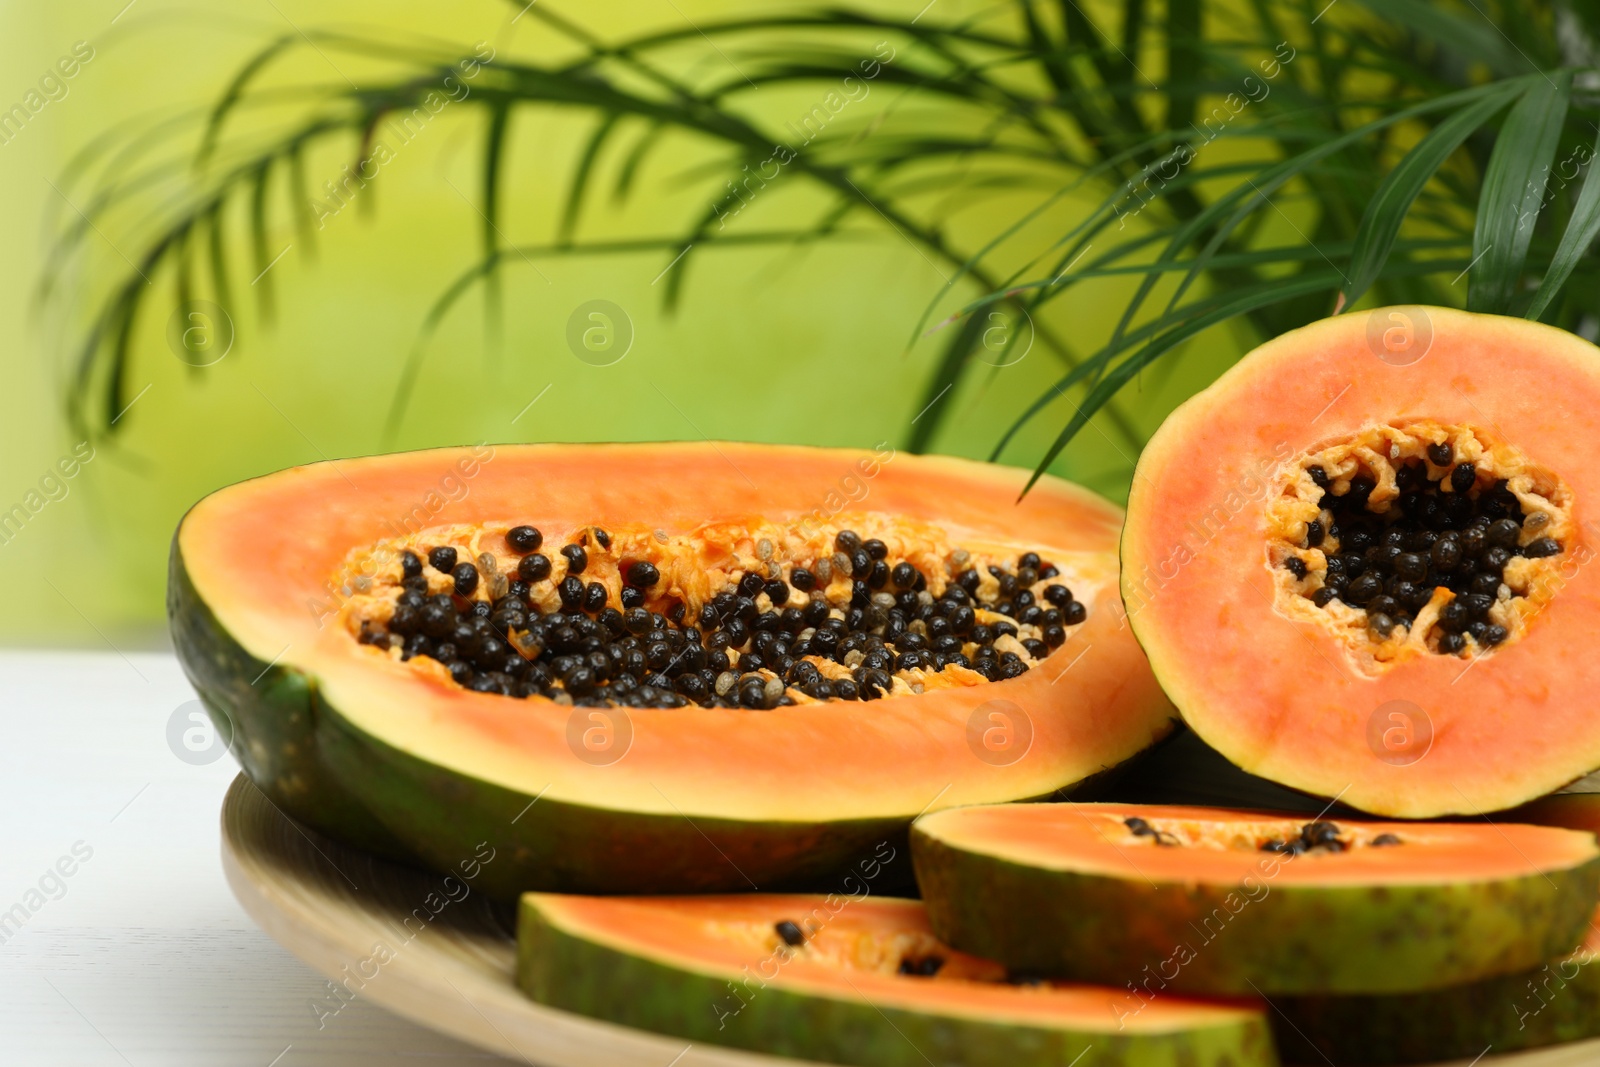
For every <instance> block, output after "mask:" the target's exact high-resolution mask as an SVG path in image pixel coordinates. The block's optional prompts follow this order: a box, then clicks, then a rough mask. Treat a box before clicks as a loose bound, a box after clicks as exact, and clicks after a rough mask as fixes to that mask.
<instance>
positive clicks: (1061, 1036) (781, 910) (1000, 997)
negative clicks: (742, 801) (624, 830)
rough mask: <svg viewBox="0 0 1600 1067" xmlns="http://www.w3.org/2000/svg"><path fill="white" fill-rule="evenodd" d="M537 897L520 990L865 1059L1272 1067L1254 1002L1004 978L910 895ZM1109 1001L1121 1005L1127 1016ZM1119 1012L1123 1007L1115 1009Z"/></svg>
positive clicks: (525, 906) (522, 938) (742, 1044)
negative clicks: (1140, 995)
mask: <svg viewBox="0 0 1600 1067" xmlns="http://www.w3.org/2000/svg"><path fill="white" fill-rule="evenodd" d="M857 884H858V885H859V886H860V889H859V891H857V892H855V893H851V894H845V893H836V894H830V895H826V896H824V895H769V894H743V895H739V896H724V897H676V898H671V897H632V898H629V897H578V896H559V895H553V894H544V893H529V894H527V895H525V896H524V897H523V898H522V903H521V907H520V911H519V914H518V922H517V940H518V951H517V983H518V985H520V986H521V988H522V989H523V991H524V992H526V993H527V994H528V995H529V996H530V997H532V998H533V999H534V1000H536V1001H539V1002H540V1003H542V1004H548V1005H550V1006H551V1007H555V1008H561V1009H563V1010H566V1011H573V1012H579V1013H582V1014H584V1015H589V1016H595V1017H598V1018H601V1019H608V1020H610V1021H612V1022H617V1023H621V1024H623V1025H626V1026H634V1027H639V1028H641V1029H645V1030H652V1031H655V1032H658V1033H665V1034H674V1035H676V1036H678V1037H682V1038H685V1039H686V1040H690V1041H702V1042H709V1043H714V1044H720V1045H731V1046H734V1047H737V1048H746V1049H754V1050H757V1051H760V1052H764V1053H768V1054H772V1055H781V1056H793V1057H798V1058H802V1059H806V1060H822V1061H826V1062H830V1063H851V1064H863V1065H872V1067H900V1065H903V1067H926V1065H927V1064H929V1063H939V1064H950V1065H956V1067H960V1065H978V1064H997V1065H998V1064H1004V1065H1007V1067H1029V1065H1035V1064H1036V1065H1039V1067H1045V1065H1060V1064H1069V1063H1076V1062H1079V1060H1080V1058H1083V1057H1084V1052H1085V1051H1086V1050H1089V1049H1092V1050H1093V1055H1092V1056H1089V1057H1087V1058H1085V1059H1083V1062H1093V1063H1096V1064H1106V1065H1116V1064H1149V1065H1152V1067H1156V1065H1170V1067H1177V1065H1179V1064H1183V1065H1186V1067H1187V1065H1193V1067H1202V1065H1217V1067H1221V1065H1223V1064H1227V1065H1230V1067H1249V1065H1252V1064H1274V1063H1276V1062H1277V1057H1276V1055H1275V1054H1274V1052H1273V1050H1272V1044H1271V1039H1270V1037H1269V1036H1268V1030H1267V1026H1266V1022H1265V1020H1264V1019H1263V1017H1262V1013H1261V1010H1260V1006H1259V1002H1254V1003H1252V1002H1242V1001H1205V1000H1186V999H1182V998H1178V997H1164V998H1162V1000H1161V1001H1160V1002H1158V1003H1155V1004H1152V1005H1150V1006H1149V1007H1148V1008H1147V1009H1146V1010H1145V1011H1142V1012H1138V1013H1131V1012H1127V1011H1126V1010H1125V1006H1124V1005H1123V1004H1122V1001H1123V999H1124V998H1123V996H1122V994H1121V993H1119V991H1117V990H1113V989H1100V988H1096V987H1093V986H1081V985H1067V984H1046V983H1028V984H1012V983H1009V982H1008V978H1007V974H1006V971H1005V969H1004V968H1003V967H1001V966H999V965H998V964H996V963H993V962H990V961H988V960H982V959H978V958H975V957H972V956H968V955H966V954H964V953H960V952H955V951H952V950H951V949H950V948H948V947H947V946H945V945H944V944H942V943H940V942H939V941H938V940H937V939H936V938H935V937H934V936H933V934H932V933H931V932H930V931H929V929H928V923H927V918H926V916H925V915H924V913H923V909H922V905H921V904H920V903H918V902H917V901H914V900H897V899H894V898H890V897H879V896H868V895H867V893H868V892H870V888H869V887H868V885H867V883H865V882H862V881H860V880H859V879H858V883H857ZM1119 1009H1123V1015H1122V1016H1119V1014H1118V1011H1119ZM1124 1016H1125V1017H1124Z"/></svg>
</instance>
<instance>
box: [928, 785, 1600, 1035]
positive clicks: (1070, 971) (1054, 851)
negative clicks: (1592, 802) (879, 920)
mask: <svg viewBox="0 0 1600 1067" xmlns="http://www.w3.org/2000/svg"><path fill="white" fill-rule="evenodd" d="M911 848H912V857H913V860H914V862H915V866H916V874H917V884H918V886H919V887H920V888H921V890H922V896H923V900H924V901H925V902H926V904H927V908H928V917H929V921H930V923H931V924H932V928H933V931H934V933H936V934H937V935H938V936H939V937H940V938H941V939H943V940H944V941H946V942H948V943H949V944H950V945H952V946H954V947H955V948H958V949H961V950H962V951H964V952H970V953H972V954H974V955H977V956H983V957H986V958H989V959H993V960H997V961H998V962H1000V963H1003V964H1005V965H1006V966H1007V967H1008V968H1010V969H1011V970H1012V971H1013V972H1017V973H1025V974H1038V975H1044V976H1050V977H1057V978H1065V979H1071V980H1074V981H1082V982H1094V983H1097V984H1101V985H1108V986H1113V987H1115V988H1118V989H1123V990H1125V992H1126V1001H1125V1005H1126V1008H1127V1011H1128V1013H1129V1014H1130V1015H1136V1014H1137V1013H1138V1012H1140V1011H1142V1010H1144V1009H1145V1008H1146V1007H1147V1006H1148V1005H1149V1004H1151V1003H1152V1002H1155V1003H1159V1001H1160V998H1161V997H1162V996H1165V995H1169V994H1170V993H1172V992H1179V993H1204V994H1238V995H1245V996H1248V995H1260V996H1268V997H1274V996H1277V995H1279V994H1285V995H1287V994H1313V993H1394V992H1412V991H1418V990H1426V989H1436V988H1439V987H1441V986H1448V985H1455V984H1460V983H1463V982H1468V981H1473V980H1477V979H1481V978H1486V977H1490V976H1494V975H1502V974H1510V973H1514V972H1517V971H1523V970H1527V969H1528V968H1530V967H1535V966H1538V965H1539V964H1541V963H1543V962H1544V961H1546V960H1549V959H1553V958H1555V957H1557V956H1559V955H1561V954H1562V953H1565V952H1569V951H1571V950H1572V949H1573V947H1574V946H1576V945H1577V944H1578V943H1579V941H1580V940H1581V939H1582V938H1583V934H1584V930H1585V929H1586V927H1587V924H1588V921H1589V917H1590V916H1591V914H1593V912H1594V910H1595V900H1596V894H1597V893H1600V844H1597V842H1596V840H1595V836H1594V834H1592V833H1586V832H1580V831H1576V830H1567V829H1558V828H1553V827H1545V826H1527V825H1513V824H1505V825H1498V824H1497V825H1492V826H1491V825H1488V824H1485V823H1477V822H1473V823H1466V822H1463V823H1443V822H1441V823H1402V822H1359V821H1352V820H1344V819H1341V820H1339V821H1337V822H1331V821H1327V820H1320V819H1316V820H1312V821H1310V822H1306V821H1304V820H1303V819H1293V818H1286V817H1285V816H1284V815H1283V814H1282V813H1267V812H1249V811H1231V810H1227V809H1221V808H1190V807H1177V806H1170V807H1169V806H1163V805H1134V804H1072V803H1063V804H996V805H981V806H974V807H967V808H957V809H953V810H947V811H940V812H933V813H930V814H928V815H924V816H923V817H922V818H920V819H918V820H917V821H916V823H915V824H914V825H913V826H912V828H911Z"/></svg>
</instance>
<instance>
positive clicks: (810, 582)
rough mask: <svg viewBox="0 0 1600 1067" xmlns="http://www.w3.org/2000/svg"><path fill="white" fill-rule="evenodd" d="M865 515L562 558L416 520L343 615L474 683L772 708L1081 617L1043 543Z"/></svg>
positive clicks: (992, 673) (394, 648)
mask: <svg viewBox="0 0 1600 1067" xmlns="http://www.w3.org/2000/svg"><path fill="white" fill-rule="evenodd" d="M862 521H863V523H864V526H865V528H866V529H868V530H870V531H871V532H872V533H874V534H878V536H863V534H861V533H857V532H856V530H854V529H850V528H844V529H838V530H836V531H829V532H828V533H827V534H819V533H816V532H807V533H806V534H805V535H801V534H798V533H797V532H796V531H795V530H794V529H793V528H789V527H783V526H778V525H770V524H769V525H767V526H765V527H762V528H760V534H761V535H760V536H759V537H757V539H756V540H755V546H756V555H757V556H767V557H768V558H766V559H765V560H760V559H751V558H750V557H749V556H748V555H747V554H741V552H740V551H739V550H738V549H737V545H738V544H739V543H741V542H738V541H737V540H731V539H730V540H726V541H718V540H717V539H718V538H736V537H737V536H738V535H739V534H740V531H736V530H733V529H731V528H724V529H717V528H707V530H704V531H700V532H698V533H697V534H695V535H685V536H683V537H681V538H676V539H675V538H671V537H669V538H668V540H667V541H666V542H665V543H663V542H662V541H661V539H660V537H658V536H657V533H658V531H656V530H653V529H650V528H647V527H640V528H638V529H633V528H631V527H629V528H613V529H611V530H609V531H607V530H602V529H601V528H600V527H597V526H587V527H579V528H578V529H576V530H574V531H573V532H572V533H571V534H569V535H568V536H567V537H566V538H564V539H563V540H565V541H566V543H561V541H559V540H558V541H557V542H555V543H557V544H559V545H560V547H559V552H558V553H557V554H558V556H559V558H558V559H556V560H552V558H551V557H550V556H548V555H546V554H545V553H544V552H541V551H538V549H540V548H543V547H544V536H543V534H542V533H541V532H540V531H539V530H538V528H536V527H533V526H528V525H521V526H513V527H510V528H509V529H500V528H496V529H484V528H474V527H456V528H450V529H445V530H436V531H422V532H420V533H418V534H416V535H414V536H413V537H411V538H407V539H404V543H402V544H386V545H381V546H375V547H374V548H372V549H367V550H363V551H365V552H367V553H369V555H368V556H367V557H366V558H367V559H371V558H373V557H374V556H376V555H378V554H379V551H380V550H382V554H383V555H384V556H385V557H386V558H387V559H388V560H389V561H390V562H389V564H388V573H387V574H383V573H380V574H378V575H376V576H375V577H373V578H372V579H371V580H370V581H369V582H368V583H367V584H368V587H369V588H368V589H367V590H366V591H364V592H363V593H362V594H360V595H356V596H353V597H352V603H351V606H350V607H348V608H347V612H346V613H347V616H348V625H349V627H350V629H351V631H352V634H353V636H355V638H356V639H357V640H358V641H359V642H360V643H361V644H365V645H370V646H375V647H377V648H379V649H382V650H384V651H386V652H387V653H388V654H389V655H391V656H392V657H394V658H396V659H400V660H403V661H407V662H415V663H416V664H418V666H419V669H422V668H426V669H427V670H429V671H432V672H436V674H437V676H442V677H443V678H446V679H448V684H452V685H457V686H461V687H464V688H467V689H470V690H473V691H476V692H483V693H498V694H502V695H509V696H517V697H541V698H545V699H549V700H555V701H557V702H558V703H562V704H575V705H578V706H628V707H666V708H672V707H686V706H689V705H691V704H695V705H700V706H703V707H726V708H743V709H746V710H750V711H766V710H770V709H773V708H777V707H784V706H790V705H796V704H806V703H814V702H819V701H840V700H844V701H871V700H876V699H879V698H882V697H886V696H895V695H905V694H914V693H921V692H925V691H926V690H927V689H929V688H930V687H948V686H968V685H978V684H984V683H986V682H992V681H1004V680H1007V679H1011V678H1017V677H1020V676H1021V675H1023V674H1025V673H1027V671H1029V670H1030V669H1031V668H1032V667H1034V666H1036V665H1037V664H1038V663H1039V662H1040V661H1042V660H1043V659H1045V658H1046V657H1047V656H1049V655H1050V653H1051V652H1052V651H1054V650H1055V649H1056V648H1059V647H1061V646H1062V645H1064V644H1065V643H1066V642H1067V640H1068V635H1069V632H1070V631H1071V629H1072V628H1073V627H1075V626H1079V625H1081V624H1082V623H1083V622H1085V621H1086V619H1087V617H1088V608H1087V607H1086V605H1084V604H1083V603H1082V602H1081V601H1079V600H1077V599H1076V598H1075V597H1074V595H1073V593H1072V590H1071V589H1070V588H1069V586H1068V585H1067V584H1066V582H1065V581H1061V580H1058V579H1060V578H1061V571H1060V570H1059V568H1057V567H1056V566H1055V565H1053V564H1052V563H1050V562H1048V561H1046V560H1044V559H1042V558H1041V557H1040V555H1039V553H1037V552H1033V551H1026V552H1022V553H1020V554H1017V555H1010V556H1008V555H1006V554H1004V553H1003V552H999V553H997V552H994V551H984V552H979V551H974V550H973V549H970V548H956V547H954V546H948V545H946V544H945V543H944V542H943V539H942V537H941V536H940V535H939V534H938V532H937V531H935V530H933V529H932V528H931V527H930V528H927V529H922V528H920V527H916V525H915V524H910V523H909V522H908V520H903V519H894V518H890V517H866V516H864V517H862ZM880 531H881V533H880ZM753 535H754V534H753V533H752V534H746V535H745V536H753ZM413 543H416V544H419V545H420V546H421V547H416V548H413V547H412V544H413ZM586 544H588V545H590V546H591V547H585V545H586ZM742 544H743V545H744V546H745V548H744V549H743V550H742V551H743V553H748V552H749V546H750V544H751V542H750V541H748V540H745V541H742ZM424 555H425V556H426V558H427V561H428V567H424V565H423V563H422V558H423V556H424ZM361 558H362V557H361V554H360V553H353V554H352V558H351V560H350V561H347V570H349V571H350V573H351V574H354V573H355V572H356V569H358V567H357V564H358V563H359V561H360V559H361ZM724 560H726V561H727V562H726V563H723V562H721V561H724ZM958 560H960V561H962V562H961V563H958V562H957V561H958ZM708 561H710V562H708ZM429 568H431V570H430V569H429ZM1158 840H1159V838H1158Z"/></svg>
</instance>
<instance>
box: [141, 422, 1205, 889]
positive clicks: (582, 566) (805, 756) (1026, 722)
mask: <svg viewBox="0 0 1600 1067" xmlns="http://www.w3.org/2000/svg"><path fill="white" fill-rule="evenodd" d="M1022 478H1023V476H1022V474H1021V473H1020V472H1016V471H1010V470H1005V469H1002V468H998V467H992V466H986V465H982V464H976V463H970V462H964V461H959V460H952V459H941V458H922V457H912V456H905V455H897V454H895V453H894V452H893V451H892V450H888V449H881V450H879V451H877V452H856V451H840V450H820V449H807V448H797V447H778V446H761V445H735V444H723V443H705V444H668V445H574V446H542V445H541V446H507V447H493V448H491V447H487V446H483V447H479V448H473V449H445V450H439V451H429V452H417V453H408V454H400V455H392V456H380V457H373V458H367V459H355V460H340V461H337V462H329V463H321V464H314V465H311V466H306V467H297V468H294V469H292V470H287V471H283V472H280V473H278V474H273V475H269V476H267V477H263V478H258V479H256V480H254V481H250V482H245V483H242V484H240V485H236V486H232V487H230V488H227V489H223V490H221V491H219V492H217V493H214V494H213V495H211V496H209V497H207V498H206V499H205V500H203V501H201V502H200V503H199V504H197V505H196V506H195V507H194V509H193V510H192V511H191V512H190V513H189V514H188V516H187V517H186V518H185V519H184V521H183V523H182V525H181V526H180V527H179V529H178V532H177V536H176V538H175V540H174V544H173V552H172V567H171V571H172V573H171V585H170V589H171V592H170V601H169V608H170V613H171V616H172V625H173V632H174V635H175V639H176V644H177V648H178V653H179V656H180V658H181V659H182V661H183V663H184V666H185V668H186V670H187V671H188V673H189V675H190V677H191V679H192V680H193V681H194V683H195V685H196V687H197V689H198V690H199V692H200V694H201V696H202V698H203V699H204V700H205V701H206V703H207V705H208V706H209V707H210V708H211V709H212V711H213V714H214V716H216V717H217V718H218V719H219V721H220V722H222V723H223V724H224V726H225V728H227V729H229V730H231V731H232V736H233V741H234V750H235V752H236V753H237V755H238V757H239V759H240V761H241V762H242V764H243V765H244V767H245V770H246V771H247V772H248V773H249V774H250V776H251V778H252V779H253V780H254V781H255V782H256V784H257V785H258V786H259V787H260V788H261V789H262V790H263V791H264V792H265V793H266V794H267V795H268V796H269V797H271V798H272V799H273V800H274V801H275V802H276V803H278V804H279V805H281V806H282V807H283V808H284V810H285V811H287V812H288V813H289V814H291V815H294V816H297V817H299V818H301V819H302V820H304V821H306V822H308V823H310V824H311V825H313V826H315V827H317V828H319V829H322V830H324V831H326V832H328V833H330V834H333V835H335V836H337V837H340V838H342V839H345V840H348V841H351V842H352V843H355V844H359V845H366V846H368V847H373V848H377V849H379V850H383V851H387V852H390V853H392V854H398V855H407V856H411V857H414V858H417V859H421V860H423V861H425V862H427V863H429V864H431V865H433V866H435V867H437V868H439V869H444V870H450V869H454V867H455V866H456V864H457V863H459V862H461V861H462V860H463V859H464V858H466V857H470V856H471V855H473V854H474V852H475V850H476V849H477V848H478V846H479V844H480V843H481V842H489V843H491V844H492V845H493V846H494V847H495V849H496V852H497V855H498V856H500V857H501V859H499V860H497V861H496V863H495V864H494V865H493V866H492V868H489V869H486V871H485V874H484V878H485V882H484V884H485V885H487V886H488V887H489V888H490V890H491V891H492V892H495V893H498V894H499V895H501V896H505V897H510V896H513V895H515V894H516V893H517V892H520V891H522V890H524V889H529V888H544V889H559V890H582V891H596V892H624V891H633V892H667V891H693V890H706V891H710V890H719V889H740V890H746V889H750V888H752V887H756V886H760V887H768V886H776V885H783V884H799V883H800V882H801V881H803V880H806V879H812V878H818V877H821V876H822V875H824V874H827V873H829V872H832V871H835V870H837V869H839V868H840V867H842V866H846V865H848V864H849V863H850V861H851V860H852V858H854V857H857V856H861V855H865V854H867V853H869V852H870V851H871V850H872V849H873V848H874V847H875V846H876V844H877V843H878V842H880V841H883V840H885V839H887V838H890V837H894V838H903V835H904V833H905V828H906V827H907V826H908V825H909V823H910V821H911V819H912V818H913V817H915V816H916V815H917V814H918V813H919V812H922V811H923V810H928V809H934V808H939V807H944V806H948V805H951V804H963V803H973V802H979V801H994V800H1002V799H1017V798H1029V797H1038V796H1046V795H1050V794H1052V793H1054V792H1055V791H1057V790H1060V789H1063V788H1066V787H1070V786H1073V785H1074V784H1077V783H1080V782H1082V781H1084V780H1085V779H1087V778H1090V777H1092V776H1095V775H1097V774H1100V773H1102V772H1105V771H1107V770H1108V769H1109V768H1112V767H1115V766H1116V765H1118V764H1120V763H1122V762H1124V761H1125V760H1127V759H1129V758H1130V757H1131V756H1133V755H1134V754H1136V753H1138V752H1139V751H1140V750H1142V749H1144V748H1145V747H1147V746H1148V745H1150V744H1151V743H1152V742H1153V741H1155V740H1156V739H1158V738H1160V737H1161V736H1163V735H1164V734H1166V733H1167V732H1168V731H1169V730H1170V729H1171V727H1172V725H1173V723H1174V722H1175V713H1174V712H1173V711H1172V708H1171V705H1170V704H1169V703H1168V702H1167V701H1166V699H1165V697H1164V696H1163V695H1162V694H1161V692H1160V689H1159V687H1158V686H1157V685H1156V683H1155V680H1154V678H1153V677H1152V676H1151V674H1150V673H1149V670H1148V666H1147V664H1146V662H1145V659H1144V656H1143V653H1142V652H1141V651H1140V649H1139V647H1138V645H1137V644H1136V642H1135V641H1134V640H1133V638H1132V636H1131V634H1129V633H1128V631H1127V629H1126V627H1123V626H1121V625H1120V624H1119V620H1118V612H1117V611H1116V610H1114V605H1115V604H1117V603H1118V602H1119V601H1118V597H1117V586H1116V567H1117V563H1116V555H1115V545H1116V539H1117V537H1118V533H1119V529H1120V522H1121V517H1122V516H1121V513H1120V511H1119V510H1118V509H1117V508H1116V507H1114V506H1113V505H1110V504H1108V503H1106V502H1105V501H1103V500H1101V499H1100V498H1098V497H1096V496H1094V495H1093V494H1091V493H1089V492H1087V491H1085V490H1082V489H1079V488H1077V487H1075V486H1072V485H1069V484H1066V483H1063V482H1059V481H1053V480H1052V481H1047V482H1045V483H1044V484H1042V485H1040V486H1038V487H1036V488H1035V490H1034V491H1033V492H1032V493H1030V494H1029V495H1028V496H1027V497H1026V498H1025V499H1023V500H1022V501H1021V502H1020V503H1018V502H1017V497H1018V493H1019V490H1020V488H1021V485H1022Z"/></svg>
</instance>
